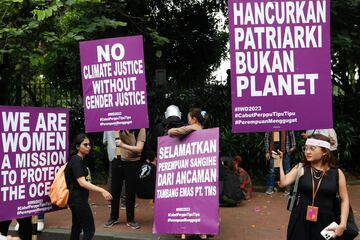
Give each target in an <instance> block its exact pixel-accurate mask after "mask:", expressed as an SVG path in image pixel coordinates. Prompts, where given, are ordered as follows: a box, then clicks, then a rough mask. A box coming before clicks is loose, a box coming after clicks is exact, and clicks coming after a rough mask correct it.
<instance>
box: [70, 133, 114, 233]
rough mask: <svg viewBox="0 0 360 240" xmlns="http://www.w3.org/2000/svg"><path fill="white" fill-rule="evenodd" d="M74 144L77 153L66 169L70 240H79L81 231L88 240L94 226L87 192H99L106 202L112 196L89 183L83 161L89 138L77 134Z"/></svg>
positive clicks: (88, 148)
mask: <svg viewBox="0 0 360 240" xmlns="http://www.w3.org/2000/svg"><path fill="white" fill-rule="evenodd" d="M75 144H76V151H77V153H76V154H75V155H73V156H72V157H71V159H70V161H69V163H68V165H67V167H66V168H67V170H66V179H67V182H68V186H69V189H70V195H69V200H68V205H69V207H70V209H71V213H72V226H71V237H70V240H77V239H79V238H80V233H81V231H84V237H83V239H84V240H85V239H86V240H90V239H93V236H94V234H95V224H94V218H93V215H92V211H91V208H90V206H89V203H88V199H89V190H90V191H95V192H100V193H101V194H102V195H103V197H104V198H105V200H107V201H110V200H111V199H112V196H111V194H110V193H109V192H108V191H106V190H105V189H103V188H101V187H98V186H96V185H94V184H92V183H91V182H90V171H89V169H88V168H87V166H86V163H85V161H84V160H83V159H84V157H85V155H86V154H88V153H89V151H90V148H91V145H90V141H89V138H88V137H87V136H86V135H85V134H78V135H77V136H76V139H75Z"/></svg>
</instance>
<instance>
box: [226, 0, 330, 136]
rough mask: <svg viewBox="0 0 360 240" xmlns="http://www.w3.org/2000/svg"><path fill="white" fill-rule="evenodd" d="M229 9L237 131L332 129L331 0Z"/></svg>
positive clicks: (241, 2)
mask: <svg viewBox="0 0 360 240" xmlns="http://www.w3.org/2000/svg"><path fill="white" fill-rule="evenodd" d="M228 4H229V32H230V60H231V96H232V130H233V132H262V131H274V130H300V129H319V128H331V127H332V100H331V97H332V95H331V94H332V92H331V91H332V90H331V75H330V1H329V0H324V1H317V0H316V1H315V0H309V1H284V0H275V1H260V0H229V1H228Z"/></svg>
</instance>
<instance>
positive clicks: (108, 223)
mask: <svg viewBox="0 0 360 240" xmlns="http://www.w3.org/2000/svg"><path fill="white" fill-rule="evenodd" d="M117 223H119V221H118V220H114V219H111V218H110V219H109V220H108V221H107V222H106V223H105V224H104V227H106V228H111V227H112V226H114V225H115V224H117Z"/></svg>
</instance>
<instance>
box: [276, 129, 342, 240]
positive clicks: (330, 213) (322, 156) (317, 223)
mask: <svg viewBox="0 0 360 240" xmlns="http://www.w3.org/2000/svg"><path fill="white" fill-rule="evenodd" d="M304 150H305V158H304V160H303V164H304V167H303V168H300V169H298V166H295V167H294V168H293V169H292V170H291V171H290V172H289V173H288V174H285V173H284V169H283V166H282V161H280V162H281V164H280V183H279V185H280V187H285V186H289V185H291V184H293V183H294V182H295V180H296V177H297V174H298V172H299V183H298V191H297V192H298V196H296V197H297V200H296V204H295V205H296V206H294V209H293V210H292V212H291V216H290V220H289V225H288V231H287V239H291V240H295V239H308V240H312V239H319V240H320V239H324V237H323V236H322V235H321V232H322V231H323V230H324V229H326V231H329V232H330V234H331V235H334V237H340V236H342V235H343V232H344V230H345V228H346V223H347V218H348V214H349V196H348V192H347V188H346V180H345V176H344V173H343V172H342V171H341V170H340V169H338V168H336V167H335V158H334V156H333V155H332V154H331V152H330V139H329V138H328V137H325V136H323V135H321V134H315V135H313V136H310V137H309V138H308V139H307V140H306V143H305V148H304ZM272 156H273V158H274V159H275V158H280V160H282V157H283V153H282V152H281V151H278V152H273V153H272ZM337 193H339V195H340V198H341V216H340V221H338V222H337V223H338V225H337V226H335V227H331V228H329V227H328V226H329V225H330V224H331V223H332V222H334V221H336V220H337V216H336V214H335V211H334V203H335V201H336V194H337ZM337 239H338V238H337Z"/></svg>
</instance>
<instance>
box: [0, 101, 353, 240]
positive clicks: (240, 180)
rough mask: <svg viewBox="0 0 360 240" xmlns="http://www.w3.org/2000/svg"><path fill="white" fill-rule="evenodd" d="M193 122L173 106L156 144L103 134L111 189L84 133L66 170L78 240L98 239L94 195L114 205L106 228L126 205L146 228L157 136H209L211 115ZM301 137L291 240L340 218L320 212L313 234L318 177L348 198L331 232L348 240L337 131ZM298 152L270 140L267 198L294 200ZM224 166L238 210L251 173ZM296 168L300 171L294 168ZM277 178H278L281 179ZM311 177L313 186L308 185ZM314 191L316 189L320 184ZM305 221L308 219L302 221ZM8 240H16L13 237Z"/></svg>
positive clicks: (23, 228)
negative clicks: (141, 211)
mask: <svg viewBox="0 0 360 240" xmlns="http://www.w3.org/2000/svg"><path fill="white" fill-rule="evenodd" d="M186 117H187V124H185V123H184V122H183V121H182V116H181V112H180V109H179V108H178V107H177V106H175V105H170V106H169V107H168V108H167V109H166V112H165V118H164V120H162V121H161V122H160V123H158V124H157V125H156V126H155V127H154V128H153V129H152V131H151V134H149V135H150V136H151V138H150V139H146V137H147V134H146V130H145V129H144V128H141V129H132V130H122V131H108V132H104V139H103V142H104V144H106V145H107V154H108V159H109V173H108V181H107V182H108V183H107V189H108V190H105V189H103V188H101V187H98V186H96V185H94V184H92V183H91V174H90V170H89V168H88V167H87V165H86V161H84V158H85V156H86V155H87V154H88V153H89V151H90V150H91V142H90V139H89V138H88V137H87V136H86V135H85V134H79V135H77V136H76V139H75V144H74V147H75V148H74V150H75V151H74V153H73V155H72V157H71V158H70V160H69V163H68V165H67V170H66V179H67V183H68V186H69V185H71V189H72V191H71V192H70V198H69V201H68V206H69V208H70V210H71V213H72V227H71V234H70V235H71V237H70V239H71V240H76V239H79V236H80V233H81V232H83V235H84V236H83V239H92V238H93V236H94V234H95V225H94V219H93V215H92V211H91V208H90V206H89V204H88V197H89V191H95V192H99V193H101V194H102V196H103V197H104V199H105V200H106V201H108V203H109V207H110V212H109V219H108V220H107V221H106V222H105V223H104V227H107V228H109V227H112V226H113V225H115V224H117V223H119V221H118V219H119V208H120V206H122V205H125V206H124V207H123V208H125V209H126V225H127V226H128V227H130V228H132V229H139V228H140V227H141V225H140V223H139V222H138V221H136V220H135V206H136V203H135V201H136V195H137V196H138V197H140V198H147V199H154V197H155V182H156V151H157V139H158V137H160V136H170V137H179V138H180V137H182V136H184V135H187V134H190V133H191V132H193V131H199V130H202V129H206V128H208V127H209V126H210V117H209V114H208V113H207V112H206V111H204V110H202V109H200V108H191V109H190V110H189V112H188V114H187V116H186ZM301 137H302V138H303V139H305V140H306V143H305V148H304V149H305V152H304V154H305V157H304V159H303V161H302V162H303V163H304V168H303V170H302V175H303V176H304V177H303V178H302V180H301V181H300V188H299V189H300V192H302V193H303V194H301V198H300V203H299V204H298V205H297V206H296V208H295V209H296V210H295V211H293V212H292V214H291V217H290V221H289V227H288V239H305V238H306V237H309V236H312V235H314V234H315V232H320V230H322V229H323V228H324V227H326V226H327V225H328V223H329V221H330V220H336V219H335V218H334V216H333V215H331V216H328V217H325V215H324V214H320V213H321V212H320V213H319V221H318V222H317V224H316V225H314V226H313V227H310V228H309V225H308V224H307V222H304V221H305V219H306V216H305V215H306V214H307V213H306V207H307V206H308V205H310V202H311V196H308V191H307V190H308V188H310V187H311V181H309V179H313V178H312V177H311V176H315V180H316V184H317V185H318V186H319V185H320V184H322V185H324V186H328V187H330V188H331V189H332V192H331V195H332V196H333V195H334V196H335V195H336V193H337V192H339V193H340V197H341V199H343V201H342V203H341V210H343V212H342V213H341V219H340V220H339V226H338V227H336V228H333V229H332V230H333V231H334V232H335V234H336V235H337V236H341V235H342V233H343V231H344V228H345V226H346V225H345V223H346V219H347V217H346V215H347V214H348V208H349V203H348V194H347V191H346V180H345V177H344V174H343V172H342V171H341V170H338V168H336V163H337V159H338V153H337V137H336V133H335V131H334V130H333V129H312V130H307V131H306V132H303V133H302V134H301ZM145 145H146V147H145ZM296 148H297V141H296V137H295V133H294V131H277V132H267V133H265V135H264V151H265V159H266V166H267V173H268V174H267V176H266V190H265V193H266V194H268V195H271V194H273V193H274V191H277V190H278V188H279V187H282V188H284V192H285V194H289V193H290V191H291V188H292V184H293V183H294V181H295V179H296V173H297V172H298V170H297V166H298V165H296V164H295V163H294V161H293V160H292V159H291V156H292V153H293V152H294V151H295V150H296ZM145 152H146V153H145ZM145 154H146V155H145ZM279 159H280V165H279V166H277V163H276V161H277V160H279ZM220 160H221V161H220V164H219V187H220V189H219V204H220V206H228V207H229V206H237V205H238V204H239V203H240V202H241V201H242V200H244V199H245V200H248V199H250V198H251V197H252V180H251V177H250V175H249V173H248V172H247V171H246V170H245V169H244V168H243V158H242V156H240V155H236V156H231V157H227V156H221V158H220ZM294 165H296V166H295V167H293V166H294ZM248 170H250V169H248ZM276 171H279V172H276ZM276 175H278V176H276ZM307 176H309V177H307ZM277 177H278V178H279V179H276V178H277ZM305 177H306V178H308V179H306V180H305ZM319 179H320V180H319ZM321 180H323V181H321ZM277 183H278V184H277ZM312 184H313V187H314V180H313V183H312ZM125 186H126V187H125ZM334 186H335V187H334ZM336 186H338V188H337V187H336ZM327 196H328V193H324V192H323V190H320V191H319V193H318V195H317V199H322V198H324V199H326V197H327ZM319 201H320V200H316V201H314V196H313V199H312V206H314V204H318V205H319V206H320V207H321V209H326V207H323V206H322V203H323V202H326V200H324V201H321V202H319ZM327 212H329V211H327ZM330 214H331V211H330ZM299 216H300V217H299ZM299 218H300V219H302V220H301V221H300V220H297V219H299ZM140 221H141V220H140ZM10 222H11V220H9V221H3V222H0V230H1V234H3V235H7V231H8V227H9V224H10ZM18 222H19V223H20V225H19V226H20V227H19V229H18V231H19V236H20V238H21V239H24V240H26V239H31V228H32V226H31V218H30V217H28V218H25V219H18ZM315 235H316V234H315ZM187 237H188V236H187V235H185V234H183V235H182V236H181V238H182V239H185V238H187ZM197 237H198V238H199V239H207V238H208V236H207V235H206V234H199V235H197ZM8 239H16V238H11V236H9V237H8ZM308 239H318V238H314V237H312V238H308Z"/></svg>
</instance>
